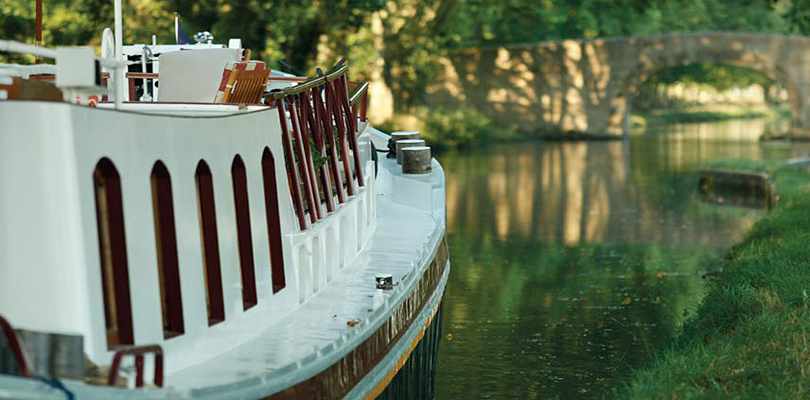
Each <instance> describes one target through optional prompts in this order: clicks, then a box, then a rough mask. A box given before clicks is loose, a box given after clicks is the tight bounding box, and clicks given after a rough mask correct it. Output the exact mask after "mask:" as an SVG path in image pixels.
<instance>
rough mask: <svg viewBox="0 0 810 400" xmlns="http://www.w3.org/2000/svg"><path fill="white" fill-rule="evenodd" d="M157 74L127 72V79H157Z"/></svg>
mask: <svg viewBox="0 0 810 400" xmlns="http://www.w3.org/2000/svg"><path fill="white" fill-rule="evenodd" d="M158 77H159V74H153V73H144V72H127V79H158Z"/></svg>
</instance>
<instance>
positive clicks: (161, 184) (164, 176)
mask: <svg viewBox="0 0 810 400" xmlns="http://www.w3.org/2000/svg"><path fill="white" fill-rule="evenodd" d="M151 181H152V212H153V214H154V218H155V245H156V247H157V265H158V281H159V283H160V309H161V312H162V315H163V337H164V338H165V339H170V338H173V337H175V336H179V335H182V334H183V332H184V328H183V299H182V297H181V296H180V268H179V266H178V262H177V235H176V233H175V227H174V201H173V199H172V178H171V176H170V175H169V170H168V169H166V166H165V165H164V164H163V163H162V162H160V161H158V162H156V163H155V166H154V167H152V177H151Z"/></svg>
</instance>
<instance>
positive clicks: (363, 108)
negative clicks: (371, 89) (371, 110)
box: [360, 91, 368, 122]
mask: <svg viewBox="0 0 810 400" xmlns="http://www.w3.org/2000/svg"><path fill="white" fill-rule="evenodd" d="M367 112H368V91H366V92H365V93H363V97H362V98H361V99H360V120H361V121H363V122H366V121H368V118H367V117H366V113H367Z"/></svg>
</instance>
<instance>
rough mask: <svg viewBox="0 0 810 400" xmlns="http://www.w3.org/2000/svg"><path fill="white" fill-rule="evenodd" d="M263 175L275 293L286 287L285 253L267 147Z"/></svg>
mask: <svg viewBox="0 0 810 400" xmlns="http://www.w3.org/2000/svg"><path fill="white" fill-rule="evenodd" d="M262 177H263V179H264V211H265V216H266V218H267V238H268V240H269V241H270V269H271V273H272V278H273V293H276V292H278V291H279V290H281V289H284V286H286V285H287V283H286V279H284V255H283V254H282V252H281V223H280V221H279V217H278V190H277V189H276V167H275V163H274V161H273V153H271V152H270V149H269V148H267V147H265V148H264V153H263V154H262Z"/></svg>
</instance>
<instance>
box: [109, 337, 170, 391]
mask: <svg viewBox="0 0 810 400" xmlns="http://www.w3.org/2000/svg"><path fill="white" fill-rule="evenodd" d="M150 353H151V354H154V355H155V380H154V383H155V386H157V387H163V349H161V348H160V346H158V345H150V346H140V347H127V348H123V349H121V350H118V351H117V352H116V353H115V356H113V361H112V364H111V365H110V373H109V375H107V385H108V386H115V383H116V382H117V381H118V370H119V369H120V368H121V360H122V359H123V358H124V356H135V387H142V386H143V378H144V373H143V365H144V359H143V356H144V355H145V354H150Z"/></svg>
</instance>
